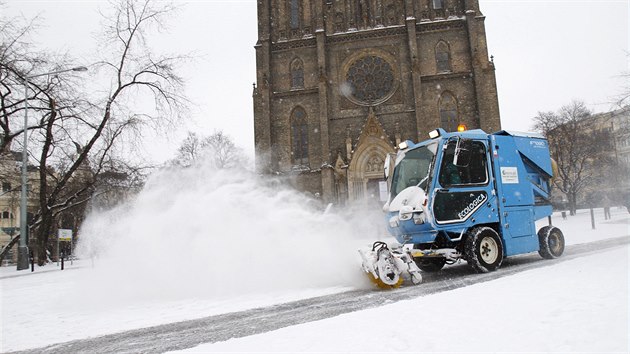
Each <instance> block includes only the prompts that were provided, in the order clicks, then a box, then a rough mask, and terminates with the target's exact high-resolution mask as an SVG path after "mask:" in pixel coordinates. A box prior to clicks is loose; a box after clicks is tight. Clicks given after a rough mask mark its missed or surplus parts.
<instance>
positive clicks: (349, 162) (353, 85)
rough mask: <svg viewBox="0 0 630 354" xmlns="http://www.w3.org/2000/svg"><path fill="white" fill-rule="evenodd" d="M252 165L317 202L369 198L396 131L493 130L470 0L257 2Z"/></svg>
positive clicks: (491, 93) (483, 52)
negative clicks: (318, 199)
mask: <svg viewBox="0 0 630 354" xmlns="http://www.w3.org/2000/svg"><path fill="white" fill-rule="evenodd" d="M255 50H256V75H257V78H256V80H257V82H256V84H254V91H253V101H254V132H255V147H256V165H257V168H258V169H259V171H262V172H267V173H276V174H282V175H286V176H289V177H290V178H289V181H291V183H292V184H294V186H295V187H297V188H298V189H300V190H303V191H308V192H310V193H312V194H314V195H319V196H321V197H322V199H323V200H324V201H325V202H334V203H342V204H343V203H345V202H347V201H362V200H366V199H370V198H372V199H374V198H376V199H378V196H379V187H380V188H381V191H380V192H381V194H382V186H383V183H382V180H383V164H384V161H385V158H386V156H387V154H390V153H394V152H395V151H396V147H397V146H398V143H400V142H401V141H404V140H407V139H409V140H413V141H421V140H425V139H427V138H428V135H427V134H428V132H429V131H431V130H433V129H435V128H437V127H442V128H444V129H446V130H447V131H453V130H455V129H456V128H457V126H458V125H460V124H464V125H466V127H467V128H468V129H474V128H481V129H484V130H485V131H487V132H494V131H497V130H499V129H500V117H499V105H498V98H497V88H496V80H495V72H494V71H495V69H494V64H493V62H492V61H490V60H489V58H488V50H487V45H486V35H485V26H484V16H483V14H482V13H481V11H480V9H479V4H478V0H258V42H257V43H256V46H255Z"/></svg>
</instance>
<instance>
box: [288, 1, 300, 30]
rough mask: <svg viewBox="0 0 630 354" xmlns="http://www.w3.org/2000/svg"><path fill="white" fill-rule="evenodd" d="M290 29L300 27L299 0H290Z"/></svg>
mask: <svg viewBox="0 0 630 354" xmlns="http://www.w3.org/2000/svg"><path fill="white" fill-rule="evenodd" d="M290 16H291V29H298V28H300V0H291V9H290Z"/></svg>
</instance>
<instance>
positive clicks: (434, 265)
mask: <svg viewBox="0 0 630 354" xmlns="http://www.w3.org/2000/svg"><path fill="white" fill-rule="evenodd" d="M413 260H414V262H416V265H417V266H418V268H420V270H422V271H423V272H427V273H433V272H437V271H439V270H440V269H442V267H444V265H445V264H446V258H444V257H418V258H414V259H413Z"/></svg>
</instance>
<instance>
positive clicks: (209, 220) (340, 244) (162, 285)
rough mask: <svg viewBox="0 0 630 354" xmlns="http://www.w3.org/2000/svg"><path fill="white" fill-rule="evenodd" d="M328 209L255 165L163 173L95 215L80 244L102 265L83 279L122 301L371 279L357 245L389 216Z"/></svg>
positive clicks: (353, 283) (233, 293) (234, 293)
mask: <svg viewBox="0 0 630 354" xmlns="http://www.w3.org/2000/svg"><path fill="white" fill-rule="evenodd" d="M324 207H325V206H322V205H321V204H320V203H319V202H317V201H316V200H314V199H312V198H309V197H306V196H304V195H303V194H300V193H298V192H296V191H293V190H290V189H288V188H285V187H284V186H283V183H281V182H279V181H277V180H275V181H273V180H267V179H264V178H263V177H261V176H257V175H255V174H253V173H250V172H244V171H235V170H220V171H216V170H213V169H211V168H209V167H206V166H198V167H194V168H186V169H178V170H176V169H172V170H167V171H162V172H160V173H158V174H157V175H155V176H153V177H152V178H151V179H150V180H149V181H148V183H147V185H146V187H145V188H144V190H143V191H142V192H141V193H140V194H139V195H138V196H137V198H136V199H135V200H134V201H133V202H131V203H129V204H127V205H123V206H121V207H119V208H117V209H115V210H113V211H110V212H107V213H98V214H97V213H95V214H92V215H90V216H89V217H88V218H87V220H86V222H85V223H84V225H83V227H82V228H81V230H80V236H79V237H80V240H81V241H80V244H79V247H78V250H79V254H80V256H81V257H83V258H88V257H93V258H94V264H95V266H94V272H90V273H92V274H91V275H90V279H86V280H85V283H84V284H80V285H79V286H81V287H82V288H83V289H90V290H92V292H93V293H94V294H105V295H106V296H107V298H108V299H111V298H114V299H115V298H120V299H121V300H127V299H129V298H136V299H144V300H150V299H152V298H164V297H167V298H173V299H178V298H184V297H199V296H203V297H217V298H229V297H233V296H238V295H243V294H245V295H247V294H256V293H264V292H276V291H280V292H281V291H284V290H290V289H307V288H328V287H340V286H341V287H364V286H366V279H367V278H366V277H365V276H364V274H363V273H362V271H361V269H360V260H359V258H360V257H359V256H358V253H357V249H358V248H360V247H363V246H364V245H365V244H368V243H369V242H370V241H374V240H375V238H376V237H377V236H378V232H381V231H383V230H384V229H378V231H377V228H378V227H380V226H375V225H380V224H382V223H383V221H382V220H383V216H382V214H381V213H380V212H379V211H378V210H376V211H374V213H375V214H374V215H369V214H366V213H364V212H361V213H354V216H352V217H348V215H350V214H351V213H346V214H348V215H346V216H342V215H340V214H338V213H334V212H333V213H326V214H325V213H324V212H323V211H324ZM158 265H160V266H159V267H158ZM164 265H166V266H164ZM86 291H87V290H86ZM94 294H91V295H90V296H92V295H94ZM84 295H87V294H84Z"/></svg>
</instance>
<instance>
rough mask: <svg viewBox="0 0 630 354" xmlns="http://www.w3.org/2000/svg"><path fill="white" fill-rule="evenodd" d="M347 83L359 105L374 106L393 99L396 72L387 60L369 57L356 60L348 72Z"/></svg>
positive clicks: (373, 56)
mask: <svg viewBox="0 0 630 354" xmlns="http://www.w3.org/2000/svg"><path fill="white" fill-rule="evenodd" d="M346 82H347V83H348V84H349V85H350V89H351V94H350V97H349V98H354V99H355V100H356V101H358V103H359V104H364V105H373V104H376V103H379V102H383V101H384V100H385V99H387V98H389V97H391V94H392V93H393V90H394V88H395V85H394V71H393V70H392V66H391V65H390V64H389V63H388V62H387V60H385V59H383V58H381V57H379V56H375V55H368V56H364V57H362V58H360V59H358V60H356V61H355V62H354V63H352V65H350V67H349V68H348V71H347V72H346Z"/></svg>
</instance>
